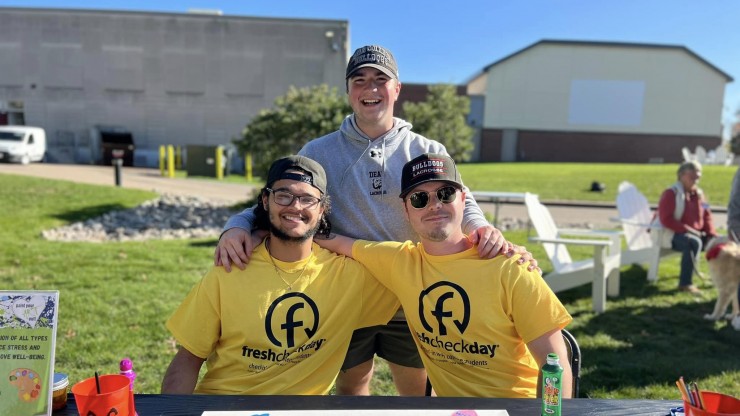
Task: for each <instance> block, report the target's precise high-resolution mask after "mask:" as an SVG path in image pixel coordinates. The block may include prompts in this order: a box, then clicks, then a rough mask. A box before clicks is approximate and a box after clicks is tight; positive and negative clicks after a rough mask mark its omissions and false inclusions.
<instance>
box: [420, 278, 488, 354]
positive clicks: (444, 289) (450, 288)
mask: <svg viewBox="0 0 740 416" xmlns="http://www.w3.org/2000/svg"><path fill="white" fill-rule="evenodd" d="M425 300H427V304H426V305H432V308H431V309H427V308H425V303H424V301H425ZM429 301H431V302H429ZM456 314H457V315H459V316H455V315H456ZM419 319H420V320H421V324H422V326H423V327H424V329H425V330H426V331H428V332H424V331H422V332H416V337H417V339H418V340H419V341H421V342H422V343H423V344H426V345H428V346H430V347H432V348H433V353H432V355H433V356H435V357H436V358H442V357H444V358H447V359H449V360H452V361H460V362H464V363H467V364H471V365H485V364H487V362H482V361H478V360H472V361H471V360H460V359H459V358H457V357H454V356H451V355H448V354H445V352H448V353H458V354H476V355H482V356H486V357H488V358H493V357H494V356H495V355H496V348H498V344H486V343H481V342H478V341H475V340H469V339H465V330H466V329H467V327H468V325H469V324H470V297H469V296H468V294H467V292H465V289H463V288H462V287H461V286H460V285H457V284H455V283H452V282H447V281H440V282H437V283H435V284H433V285H431V286H429V287H428V288H427V289H426V290H422V291H421V293H420V294H419ZM451 329H456V330H457V331H456V332H459V333H460V335H461V337H460V338H461V339H460V340H447V339H446V338H447V335H448V332H449V330H451Z"/></svg>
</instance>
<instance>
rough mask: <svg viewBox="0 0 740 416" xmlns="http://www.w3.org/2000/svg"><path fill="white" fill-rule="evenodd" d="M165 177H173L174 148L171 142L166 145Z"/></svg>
mask: <svg viewBox="0 0 740 416" xmlns="http://www.w3.org/2000/svg"><path fill="white" fill-rule="evenodd" d="M167 177H168V178H174V177H175V148H174V147H173V146H172V145H171V144H170V145H167Z"/></svg>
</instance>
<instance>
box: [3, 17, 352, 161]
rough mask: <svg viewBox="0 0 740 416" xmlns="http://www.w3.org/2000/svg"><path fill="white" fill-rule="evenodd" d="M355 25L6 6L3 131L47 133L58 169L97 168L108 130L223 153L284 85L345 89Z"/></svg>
mask: <svg viewBox="0 0 740 416" xmlns="http://www.w3.org/2000/svg"><path fill="white" fill-rule="evenodd" d="M348 31H349V24H348V22H347V21H343V20H305V19H273V18H256V17H243V16H224V15H221V14H219V13H181V14H179V13H148V12H147V13H145V12H124V11H93V10H57V9H30V8H0V124H27V125H33V126H39V127H43V128H45V129H46V132H47V136H48V138H49V143H48V154H47V158H48V160H49V161H51V162H65V163H75V162H76V163H96V162H99V161H100V160H101V155H100V143H99V139H98V135H97V133H99V131H100V130H101V129H103V130H111V131H118V132H129V133H131V134H132V136H133V138H134V141H135V145H136V158H135V159H134V160H135V162H136V163H137V164H139V165H151V163H152V158H154V160H156V154H157V149H158V147H159V145H162V144H173V145H187V144H197V145H223V144H227V143H230V142H231V140H232V139H233V138H235V137H237V136H239V135H240V132H241V131H242V129H243V128H244V126H245V125H246V124H247V123H248V122H249V120H250V119H251V118H252V117H253V116H254V115H256V114H257V113H258V112H259V110H260V109H262V108H266V107H271V106H272V103H273V101H274V99H275V98H276V97H278V96H280V95H283V94H285V92H286V91H287V90H288V88H289V86H291V85H294V86H298V87H302V86H311V85H316V84H321V83H326V84H328V85H330V86H336V87H338V88H344V86H343V83H342V80H343V79H344V68H345V65H346V63H347V59H348V51H347V48H348V44H349V35H348Z"/></svg>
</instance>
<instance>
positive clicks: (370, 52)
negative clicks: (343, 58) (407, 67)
mask: <svg viewBox="0 0 740 416" xmlns="http://www.w3.org/2000/svg"><path fill="white" fill-rule="evenodd" d="M368 66H369V67H371V68H375V69H379V70H381V71H383V73H385V74H386V75H388V76H389V77H392V78H395V79H398V65H397V64H396V59H395V58H394V57H393V54H392V53H391V51H389V50H388V49H385V48H384V47H382V46H378V45H369V46H363V47H361V48H357V49H356V50H355V53H354V54H353V55H352V58H350V60H349V63H348V64H347V75H346V76H345V77H344V78H345V79H347V78H349V77H351V76H352V74H354V73H355V72H357V70H358V69H360V68H365V67H368Z"/></svg>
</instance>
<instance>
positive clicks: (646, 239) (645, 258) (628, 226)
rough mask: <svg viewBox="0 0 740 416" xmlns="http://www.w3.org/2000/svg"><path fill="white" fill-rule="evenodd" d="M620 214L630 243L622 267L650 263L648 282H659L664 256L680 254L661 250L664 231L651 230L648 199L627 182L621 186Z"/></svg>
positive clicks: (619, 197)
mask: <svg viewBox="0 0 740 416" xmlns="http://www.w3.org/2000/svg"><path fill="white" fill-rule="evenodd" d="M617 211H618V212H619V221H620V222H621V223H622V230H623V233H624V239H625V241H626V242H627V250H623V251H622V259H621V264H622V265H623V266H625V265H630V264H642V263H648V274H647V278H648V280H649V281H656V280H658V267H659V265H660V259H661V257H664V256H667V255H669V254H674V253H675V254H680V253H679V252H677V251H673V250H671V249H663V248H660V246H659V245H658V243H657V242H658V241H660V237H661V236H660V234H661V233H662V232H663V230H662V229H661V228H659V227H656V226H653V227H652V228H651V224H650V223H651V221H652V220H653V213H652V211H651V210H650V205H649V204H648V200H647V198H645V195H643V194H642V193H640V191H638V190H637V187H635V185H633V184H631V183H630V182H627V181H624V182H622V183H620V184H619V189H618V192H617ZM648 230H649V231H648Z"/></svg>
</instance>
